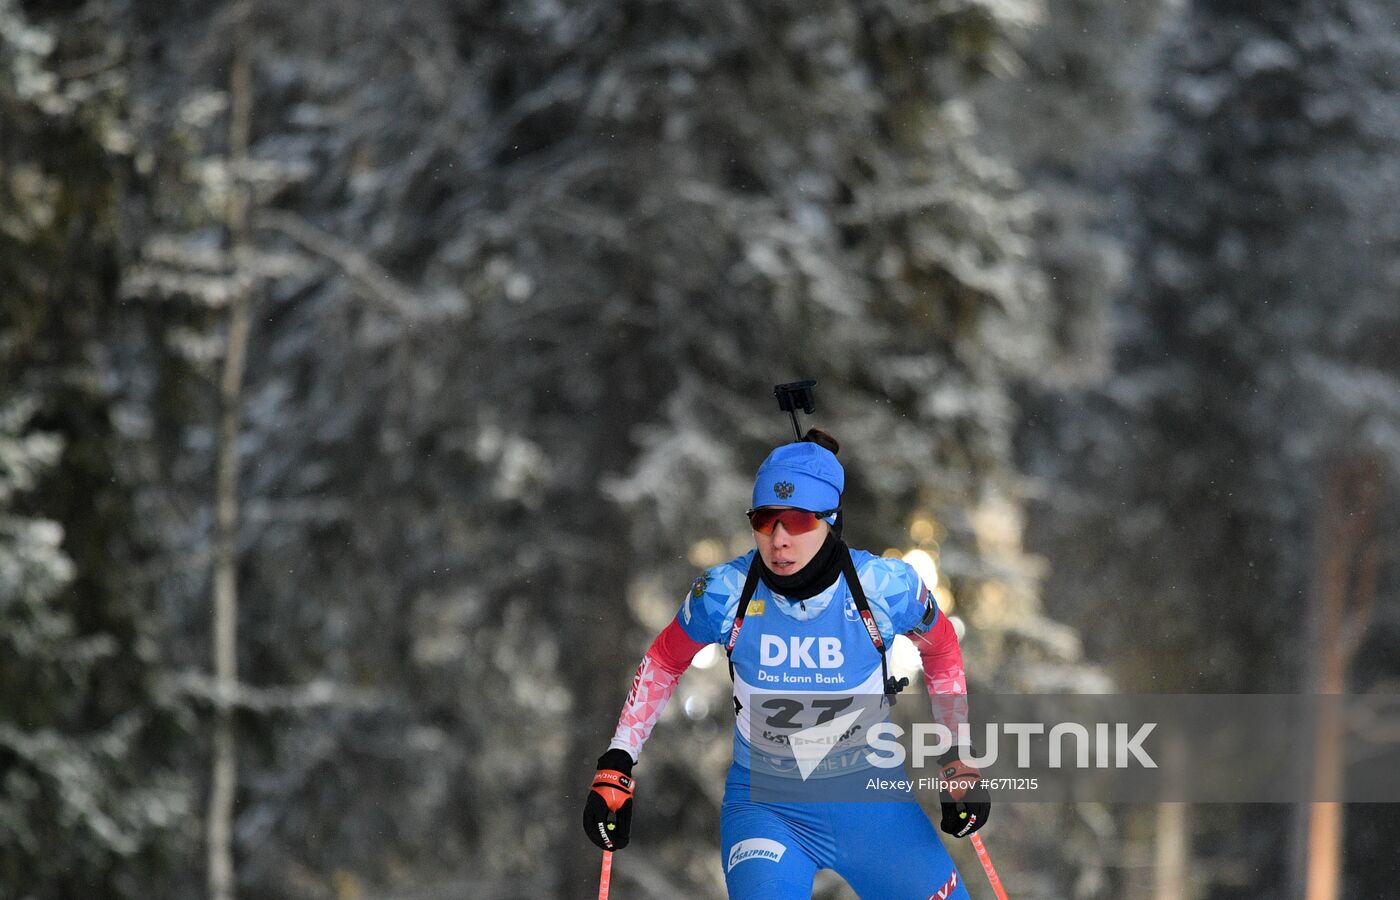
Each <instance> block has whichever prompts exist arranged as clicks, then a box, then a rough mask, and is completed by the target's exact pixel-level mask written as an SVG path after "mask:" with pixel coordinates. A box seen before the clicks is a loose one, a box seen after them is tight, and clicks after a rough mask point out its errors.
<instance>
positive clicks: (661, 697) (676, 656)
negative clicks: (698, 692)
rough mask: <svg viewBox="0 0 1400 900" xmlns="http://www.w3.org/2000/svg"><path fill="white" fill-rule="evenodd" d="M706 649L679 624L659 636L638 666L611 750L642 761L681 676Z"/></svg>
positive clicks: (673, 624) (664, 630)
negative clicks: (648, 739) (642, 756)
mask: <svg viewBox="0 0 1400 900" xmlns="http://www.w3.org/2000/svg"><path fill="white" fill-rule="evenodd" d="M704 648H705V645H704V644H701V643H698V642H696V641H693V640H691V638H690V636H689V635H688V634H686V633H685V631H684V630H683V629H682V628H681V626H680V623H679V622H676V621H675V620H672V622H671V624H670V625H667V626H666V628H665V629H663V630H662V632H661V633H660V634H658V635H657V636H656V640H654V641H652V642H651V647H650V648H649V649H648V650H647V652H646V655H645V656H643V657H642V664H641V665H639V666H637V674H635V675H633V676H632V690H631V691H630V692H629V693H628V694H627V702H626V703H624V704H623V705H622V716H621V717H620V718H619V719H618V720H617V731H616V732H615V733H614V734H613V739H612V743H610V744H609V745H608V749H609V750H611V749H613V748H614V747H617V748H620V749H622V750H626V751H627V752H628V753H629V754H630V755H631V757H632V759H633V761H636V760H637V759H639V758H641V752H642V745H643V744H645V743H646V741H647V738H648V737H649V736H650V735H651V729H652V727H653V726H654V725H656V720H657V719H659V718H661V711H662V710H663V709H665V708H666V702H667V701H668V700H670V699H671V694H672V693H674V692H675V690H676V682H678V681H680V678H681V673H683V672H684V671H685V670H686V669H688V668H690V661H691V660H693V659H694V658H695V654H697V653H699V652H700V651H701V650H703V649H704Z"/></svg>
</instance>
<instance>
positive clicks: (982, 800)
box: [938, 748, 992, 837]
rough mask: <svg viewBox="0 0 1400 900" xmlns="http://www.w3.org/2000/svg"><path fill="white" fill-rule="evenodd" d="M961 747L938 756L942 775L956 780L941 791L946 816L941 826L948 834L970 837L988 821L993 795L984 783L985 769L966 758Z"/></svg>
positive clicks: (940, 796)
mask: <svg viewBox="0 0 1400 900" xmlns="http://www.w3.org/2000/svg"><path fill="white" fill-rule="evenodd" d="M960 749H961V748H959V750H960ZM959 750H950V751H948V752H947V753H945V754H943V756H941V757H939V760H938V764H939V768H938V777H939V778H940V779H942V780H943V781H947V782H953V784H952V786H951V787H948V788H944V789H943V790H941V791H939V795H938V801H939V803H940V804H941V805H942V807H943V820H942V821H941V822H939V823H938V827H939V828H942V829H943V832H944V834H951V835H952V836H953V837H967V836H968V835H969V834H972V833H973V832H974V831H976V830H977V829H979V828H981V827H982V826H983V825H986V824H987V816H988V815H989V814H990V813H991V810H992V795H991V792H990V791H988V790H987V789H986V788H985V787H983V786H982V773H981V772H979V771H977V767H976V766H973V765H970V764H969V763H966V762H964V761H963V760H962V758H961V754H960V752H959Z"/></svg>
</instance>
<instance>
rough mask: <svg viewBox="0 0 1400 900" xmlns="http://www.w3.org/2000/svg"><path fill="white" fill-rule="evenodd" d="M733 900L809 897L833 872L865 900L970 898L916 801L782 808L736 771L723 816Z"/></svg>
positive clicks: (804, 804)
mask: <svg viewBox="0 0 1400 900" xmlns="http://www.w3.org/2000/svg"><path fill="white" fill-rule="evenodd" d="M720 842H721V847H722V856H721V861H722V863H723V865H724V881H725V885H726V886H727V887H728V889H729V897H730V900H799V898H800V900H810V898H811V896H812V878H813V876H815V875H816V873H817V870H818V869H832V870H834V871H835V872H836V873H837V874H838V875H840V876H841V877H842V878H844V879H846V882H847V883H848V884H849V885H850V886H851V888H852V889H853V890H854V891H855V892H856V893H857V894H859V895H860V897H861V898H862V900H970V897H969V895H968V893H967V889H966V888H965V887H964V886H963V883H962V875H961V874H960V873H959V872H958V870H957V867H955V866H954V865H953V860H952V858H951V857H950V856H949V855H948V851H947V850H946V849H944V847H943V842H942V841H941V840H940V839H939V837H938V832H937V831H935V830H934V827H933V823H931V822H930V821H929V820H928V816H926V815H924V811H923V810H922V809H921V808H920V807H919V804H918V803H916V802H915V801H914V800H913V799H912V798H908V799H902V800H901V799H898V798H892V799H890V800H887V801H876V802H801V803H775V802H766V801H758V800H753V799H751V798H750V796H749V773H748V770H747V769H745V768H743V767H740V766H733V767H732V768H731V769H730V770H729V778H728V779H727V781H726V783H725V792H724V805H723V807H722V809H721V811H720Z"/></svg>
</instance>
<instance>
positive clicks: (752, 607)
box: [744, 600, 765, 617]
mask: <svg viewBox="0 0 1400 900" xmlns="http://www.w3.org/2000/svg"><path fill="white" fill-rule="evenodd" d="M764 603H765V601H763V600H750V601H749V608H748V611H747V612H745V613H744V616H745V617H748V616H761V615H763V606H764Z"/></svg>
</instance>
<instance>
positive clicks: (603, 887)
mask: <svg viewBox="0 0 1400 900" xmlns="http://www.w3.org/2000/svg"><path fill="white" fill-rule="evenodd" d="M611 881H612V851H611V850H604V851H603V873H602V874H601V875H599V876H598V900H608V885H609V883H610V882H611ZM1005 897H1006V895H1005V894H1003V895H1002V898H1003V900H1005Z"/></svg>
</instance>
